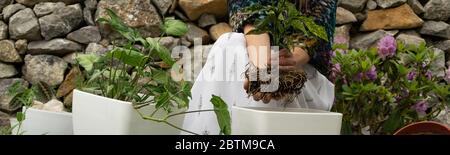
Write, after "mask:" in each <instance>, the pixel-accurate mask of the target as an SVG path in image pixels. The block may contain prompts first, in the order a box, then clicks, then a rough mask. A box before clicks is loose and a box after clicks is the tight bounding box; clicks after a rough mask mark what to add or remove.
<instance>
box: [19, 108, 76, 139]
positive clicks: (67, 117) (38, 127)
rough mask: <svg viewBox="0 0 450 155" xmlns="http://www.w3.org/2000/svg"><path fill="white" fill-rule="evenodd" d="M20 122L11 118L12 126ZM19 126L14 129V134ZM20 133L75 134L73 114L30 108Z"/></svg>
mask: <svg viewBox="0 0 450 155" xmlns="http://www.w3.org/2000/svg"><path fill="white" fill-rule="evenodd" d="M17 123H18V122H17V120H16V119H15V118H13V119H11V126H14V125H16V124H17ZM17 130H18V128H17V127H16V128H14V129H13V134H16V133H17ZM20 130H21V131H20V133H23V134H24V135H73V127H72V114H71V113H68V112H51V111H45V110H39V109H34V108H29V109H28V110H27V112H26V114H25V120H24V121H23V122H22V127H21V129H20Z"/></svg>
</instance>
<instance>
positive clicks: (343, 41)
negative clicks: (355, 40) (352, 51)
mask: <svg viewBox="0 0 450 155" xmlns="http://www.w3.org/2000/svg"><path fill="white" fill-rule="evenodd" d="M347 42H348V40H347V38H345V37H343V36H336V37H334V43H335V44H347Z"/></svg>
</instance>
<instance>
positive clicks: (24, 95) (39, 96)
mask: <svg viewBox="0 0 450 155" xmlns="http://www.w3.org/2000/svg"><path fill="white" fill-rule="evenodd" d="M52 90H53V89H51V88H50V87H49V86H47V85H46V84H44V83H42V82H39V83H38V84H36V85H33V86H32V87H31V88H23V87H22V85H21V83H20V82H16V83H14V84H13V85H12V86H11V87H10V88H9V90H8V93H9V94H10V95H11V96H13V99H12V100H11V102H12V104H13V105H17V106H23V108H22V111H21V112H18V113H17V114H16V119H11V121H10V122H11V127H12V128H11V131H12V134H15V135H72V134H73V128H72V114H71V113H69V112H66V109H65V108H64V105H63V103H61V102H60V101H58V100H57V99H55V97H54V95H53V94H54V93H53V92H54V91H52ZM42 102H44V103H45V104H43V103H42Z"/></svg>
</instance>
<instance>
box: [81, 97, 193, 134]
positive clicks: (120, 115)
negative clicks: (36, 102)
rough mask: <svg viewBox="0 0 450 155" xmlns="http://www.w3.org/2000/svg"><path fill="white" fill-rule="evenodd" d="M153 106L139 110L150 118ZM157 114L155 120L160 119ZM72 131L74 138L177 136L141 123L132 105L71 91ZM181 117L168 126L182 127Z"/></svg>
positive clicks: (155, 125)
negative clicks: (78, 136) (82, 136)
mask: <svg viewBox="0 0 450 155" xmlns="http://www.w3.org/2000/svg"><path fill="white" fill-rule="evenodd" d="M154 110H155V107H154V106H147V107H145V108H142V109H140V111H142V112H143V113H144V114H151V113H152V112H153V111H154ZM162 112H164V110H160V112H158V113H157V114H156V115H155V116H160V115H161V114H162ZM72 113H73V128H74V134H75V135H178V134H180V133H181V131H180V130H177V129H175V128H173V127H171V126H169V125H166V124H164V123H157V122H153V121H150V120H144V119H143V118H141V117H140V115H139V113H138V112H137V111H136V110H135V109H134V108H133V105H132V103H130V102H124V101H119V100H114V99H110V98H105V97H102V96H97V95H94V94H90V93H86V92H82V91H79V90H74V93H73V105H72ZM183 121H184V116H179V117H173V118H171V119H170V123H172V124H175V125H176V126H179V127H182V124H183Z"/></svg>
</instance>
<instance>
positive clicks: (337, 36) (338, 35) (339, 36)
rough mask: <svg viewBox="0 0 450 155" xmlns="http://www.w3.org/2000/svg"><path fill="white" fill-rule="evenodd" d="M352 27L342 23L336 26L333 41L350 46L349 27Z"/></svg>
mask: <svg viewBox="0 0 450 155" xmlns="http://www.w3.org/2000/svg"><path fill="white" fill-rule="evenodd" d="M351 28H352V25H351V24H347V25H342V26H339V27H336V31H335V33H334V40H335V42H334V43H339V44H341V43H344V44H345V45H347V46H350V29H351Z"/></svg>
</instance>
